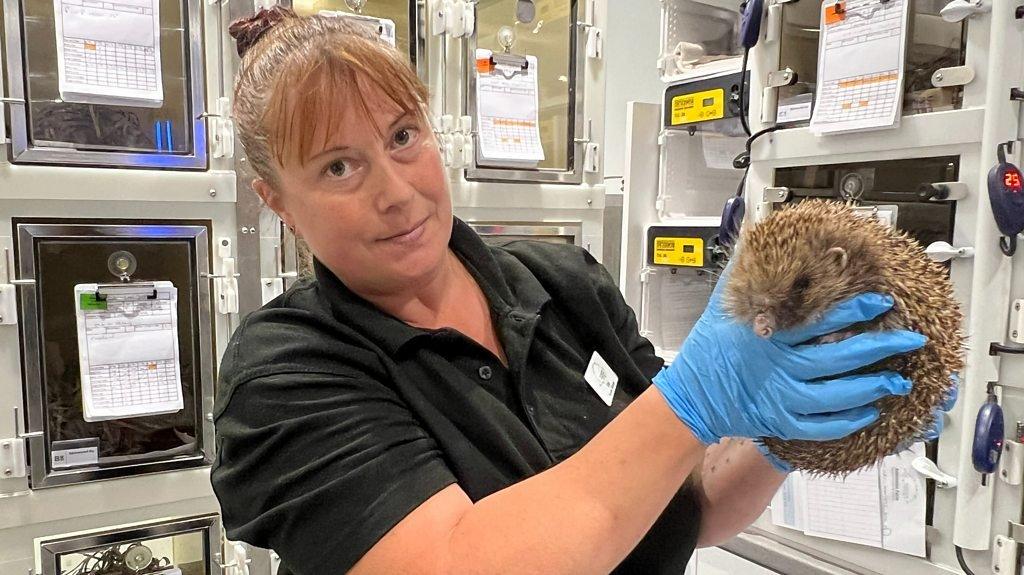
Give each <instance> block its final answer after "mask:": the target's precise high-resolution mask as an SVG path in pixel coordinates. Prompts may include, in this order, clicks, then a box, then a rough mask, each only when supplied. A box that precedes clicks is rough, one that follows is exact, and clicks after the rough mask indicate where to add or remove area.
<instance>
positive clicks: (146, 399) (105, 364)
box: [74, 281, 185, 422]
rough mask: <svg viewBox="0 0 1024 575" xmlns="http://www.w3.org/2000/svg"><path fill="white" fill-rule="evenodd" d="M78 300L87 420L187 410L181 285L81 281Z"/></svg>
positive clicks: (84, 416) (78, 288) (76, 297)
mask: <svg viewBox="0 0 1024 575" xmlns="http://www.w3.org/2000/svg"><path fill="white" fill-rule="evenodd" d="M74 297H75V319H76V326H77V335H78V360H79V372H80V377H81V386H82V417H83V419H84V420H85V421H87V422H97V421H105V420H109V419H125V418H130V417H144V416H151V415H160V414H167V413H176V412H178V411H181V410H182V409H184V407H185V405H184V397H183V392H182V385H181V360H180V353H179V349H178V290H177V288H176V287H174V285H173V284H172V283H171V282H169V281H154V282H130V281H129V282H122V283H116V284H115V283H110V284H78V285H76V286H75V288H74Z"/></svg>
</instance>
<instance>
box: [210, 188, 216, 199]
mask: <svg viewBox="0 0 1024 575" xmlns="http://www.w3.org/2000/svg"><path fill="white" fill-rule="evenodd" d="M210 197H211V198H216V197H217V190H213V189H211V190H210Z"/></svg>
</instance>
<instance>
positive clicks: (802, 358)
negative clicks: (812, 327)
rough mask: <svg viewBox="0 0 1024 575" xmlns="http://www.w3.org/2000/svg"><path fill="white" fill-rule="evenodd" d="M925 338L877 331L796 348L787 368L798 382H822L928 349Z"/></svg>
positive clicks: (785, 360) (788, 355)
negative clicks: (825, 378)
mask: <svg viewBox="0 0 1024 575" xmlns="http://www.w3.org/2000/svg"><path fill="white" fill-rule="evenodd" d="M927 341H928V338H926V337H925V336H923V335H921V334H919V333H917V332H913V331H904V330H894V331H873V332H867V333H861V334H857V335H855V336H853V337H851V338H849V339H846V340H843V341H838V342H835V343H826V344H821V345H802V346H798V347H795V348H792V350H791V352H790V353H785V354H784V355H783V357H782V363H783V367H784V368H785V369H786V371H787V372H788V373H789V374H790V375H791V376H793V377H796V378H798V379H804V380H809V379H818V378H821V377H828V376H830V375H836V374H840V373H847V372H850V371H854V370H856V369H860V368H862V367H867V366H869V365H871V364H873V363H876V362H878V361H881V360H883V359H885V358H887V357H890V356H893V355H899V354H902V353H907V352H910V351H914V350H915V349H920V348H921V347H924V344H925V343H926V342H927Z"/></svg>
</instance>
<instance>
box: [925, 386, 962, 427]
mask: <svg viewBox="0 0 1024 575" xmlns="http://www.w3.org/2000/svg"><path fill="white" fill-rule="evenodd" d="M949 377H950V379H952V380H953V386H952V387H950V388H949V391H947V392H946V397H945V399H943V400H942V403H941V404H940V405H939V406H938V407H936V408H935V411H933V412H932V426H931V428H929V429H928V431H927V432H925V434H924V435H923V436H922V439H924V440H925V441H933V440H935V439H938V438H939V435H942V429H943V428H944V427H945V425H946V412H947V411H949V410H951V409H953V406H955V405H956V399H957V396H958V395H959V394H960V392H959V389H958V387H959V385H960V377H959V376H958V375H957V374H955V373H954V374H952V375H950V376H949Z"/></svg>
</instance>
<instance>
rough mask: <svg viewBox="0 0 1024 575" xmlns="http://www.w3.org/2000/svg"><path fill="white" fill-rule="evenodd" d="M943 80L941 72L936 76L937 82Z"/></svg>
mask: <svg viewBox="0 0 1024 575" xmlns="http://www.w3.org/2000/svg"><path fill="white" fill-rule="evenodd" d="M942 78H943V76H942V73H941V72H939V73H936V74H935V81H937V82H941V81H942Z"/></svg>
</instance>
